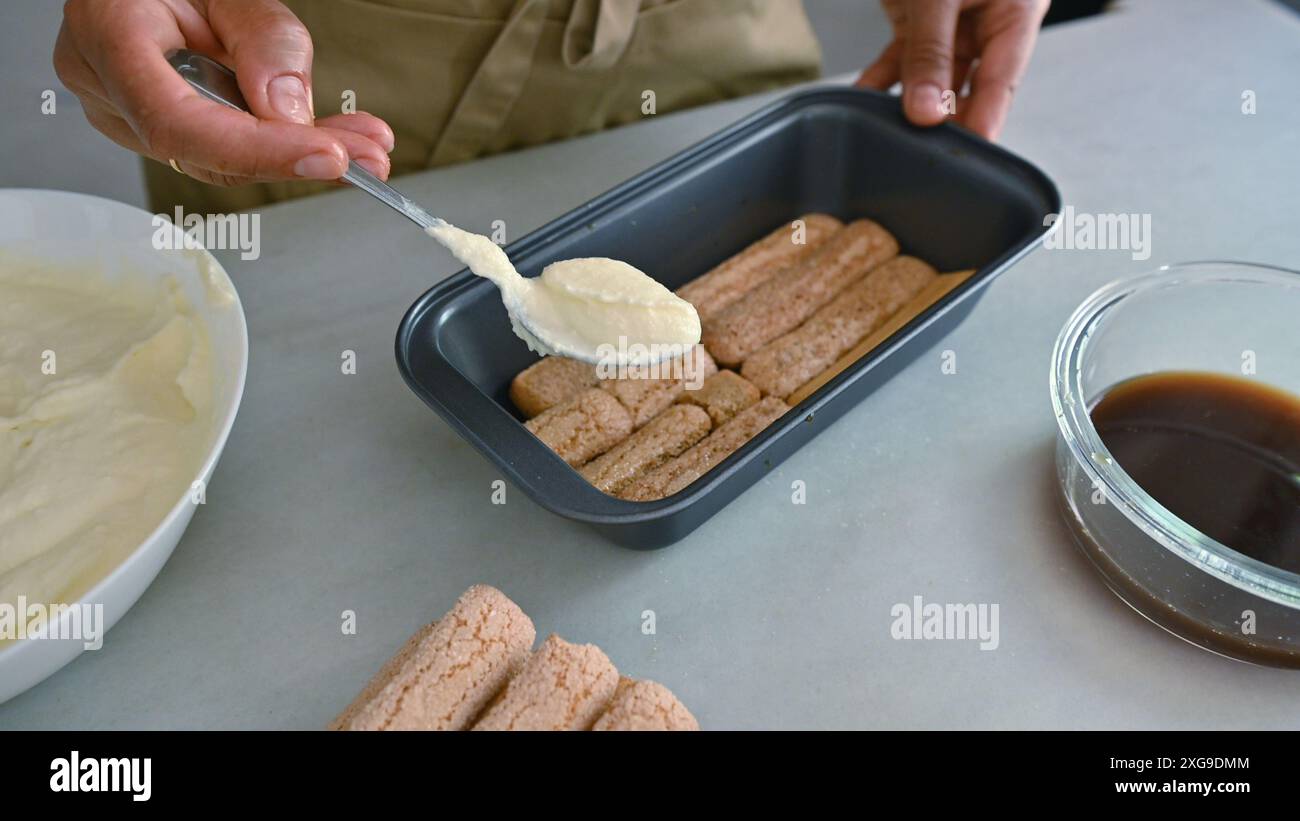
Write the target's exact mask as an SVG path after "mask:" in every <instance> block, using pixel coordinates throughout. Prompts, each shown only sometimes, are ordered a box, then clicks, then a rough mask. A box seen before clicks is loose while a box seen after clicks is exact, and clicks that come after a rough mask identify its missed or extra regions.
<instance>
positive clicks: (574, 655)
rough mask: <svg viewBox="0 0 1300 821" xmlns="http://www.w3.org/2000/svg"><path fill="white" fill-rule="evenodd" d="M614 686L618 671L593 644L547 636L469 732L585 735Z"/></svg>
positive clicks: (598, 715) (604, 705)
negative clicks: (494, 731)
mask: <svg viewBox="0 0 1300 821" xmlns="http://www.w3.org/2000/svg"><path fill="white" fill-rule="evenodd" d="M617 687H618V670H616V669H614V665H613V663H611V662H610V660H609V658H608V657H606V656H605V654H604V653H602V652H601V651H600V648H599V647H596V646H595V645H593V644H569V643H568V642H567V641H565V640H564V639H562V638H560V637H559V636H556V635H552V636H550V637H548V638H547V639H546V641H544V642H542V646H541V647H539V648H537V652H536V653H533V655H532V656H530V657H529V659H528V662H527V663H526V664H524V669H523V670H521V671H519V674H518V675H517V676H515V677H514V678H513V679H511V680H510V683H509V684H508V685H506V689H505V692H503V693H502V694H501V695H500V696H499V697H498V698H497V699H496V701H494V702H493V703H492V704H491V706H489V707H488V709H487V711H486V712H484V713H483V716H482V718H480V719H479V720H478V723H476V724H475V725H474V728H473V729H475V730H586V729H589V728H590V727H591V725H592V724H593V723H595V721H596V719H597V718H599V717H600V715H601V713H603V712H605V708H606V707H608V706H609V701H610V699H611V698H612V697H613V696H614V691H615V689H617Z"/></svg>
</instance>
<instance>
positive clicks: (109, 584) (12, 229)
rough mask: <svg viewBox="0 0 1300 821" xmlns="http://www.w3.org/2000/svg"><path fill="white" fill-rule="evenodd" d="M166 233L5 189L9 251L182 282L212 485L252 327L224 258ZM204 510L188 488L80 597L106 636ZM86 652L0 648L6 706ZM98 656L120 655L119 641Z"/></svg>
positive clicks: (35, 643) (19, 644)
mask: <svg viewBox="0 0 1300 821" xmlns="http://www.w3.org/2000/svg"><path fill="white" fill-rule="evenodd" d="M165 230H169V231H170V232H171V233H172V237H171V239H172V247H174V248H183V244H182V236H181V232H180V229H178V228H175V227H174V226H172V227H170V228H169V229H165ZM157 231H158V228H156V227H155V226H154V223H153V215H152V214H150V213H148V212H147V211H142V210H141V209H139V208H133V207H131V206H129V205H123V204H122V203H119V202H113V201H112V200H106V199H100V198H99V197H91V196H87V195H85V194H72V193H67V192H62V191H34V190H24V189H0V255H4V256H7V255H10V254H13V255H14V256H16V257H18V258H20V259H31V260H35V261H38V262H47V263H50V264H52V265H58V266H62V265H69V266H78V265H80V266H91V267H93V268H94V269H95V270H102V271H103V272H104V273H105V274H106V275H107V276H108V277H110V278H113V277H118V276H123V275H128V276H133V277H141V276H145V277H157V278H162V277H164V276H167V275H171V276H172V277H174V278H175V279H176V281H177V283H178V284H179V286H180V288H181V290H182V291H183V292H184V294H185V296H186V298H187V300H188V301H189V303H190V305H192V306H193V309H194V312H195V314H196V316H198V317H199V318H200V319H201V320H202V321H203V322H204V323H205V324H206V326H207V329H208V334H209V336H210V340H211V347H212V358H213V372H214V379H215V385H214V389H213V400H214V401H213V424H212V427H211V432H210V434H209V437H210V438H209V441H208V444H207V455H206V456H205V457H204V459H203V465H202V469H201V471H200V473H199V475H198V476H197V477H196V479H200V480H202V481H203V482H204V483H205V484H206V483H207V482H208V481H210V480H211V478H212V471H213V468H215V467H216V464H217V459H218V458H219V457H220V456H221V451H222V448H223V447H224V446H225V444H226V437H227V436H228V435H229V433H230V428H231V425H233V424H234V421H235V413H236V412H237V411H238V410H239V400H240V397H241V396H242V395H243V393H244V377H245V374H246V373H247V370H248V328H247V326H246V325H245V322H244V311H243V308H242V306H241V305H240V303H239V297H238V295H237V294H236V293H235V289H234V286H233V285H232V284H231V282H230V278H229V277H228V276H227V275H226V272H225V270H224V269H222V267H221V265H220V264H219V263H218V262H217V261H216V259H215V258H213V257H212V255H211V254H209V253H208V252H207V251H203V250H189V251H170V250H158V249H157V248H155V242H154V241H153V240H154V237H155V233H156V232H157ZM214 293H224V295H225V299H224V300H223V299H214V298H213V296H214ZM195 507H196V505H195V504H194V503H193V502H192V501H191V498H190V494H189V492H188V488H187V489H185V490H183V491H182V492H181V493H180V494H179V495H178V497H177V499H176V503H175V504H174V505H172V507H171V510H170V511H169V512H168V513H167V516H166V517H165V518H164V519H163V520H162V521H161V522H159V523H158V526H157V527H156V528H154V530H153V532H152V533H151V534H150V535H149V537H148V538H146V539H145V540H144V542H143V543H142V544H141V545H140V546H139V547H137V548H136V549H135V550H134V551H132V552H131V554H130V555H129V556H127V558H126V559H124V560H123V561H122V563H121V564H119V565H118V566H117V567H116V568H115V569H114V570H113V571H111V572H110V573H109V574H108V575H107V576H105V577H104V578H102V579H100V580H99V582H98V583H96V584H95V585H94V587H92V588H91V589H90V590H89V591H88V592H87V593H86V595H85V596H84V597H83V598H82V599H81V601H82V602H89V603H98V604H102V605H103V625H102V628H103V629H104V630H107V629H108V628H110V627H112V626H113V625H114V624H116V623H117V620H118V619H120V618H121V617H122V616H123V615H124V614H125V613H126V611H127V610H129V609H130V608H131V605H133V604H135V602H136V600H137V599H139V598H140V595H141V594H142V593H144V591H145V588H147V587H148V586H149V584H150V583H151V582H153V580H154V577H155V576H157V575H158V571H159V570H161V569H162V566H163V564H164V563H165V562H166V561H167V558H168V557H169V556H170V555H171V553H172V550H174V549H175V547H176V543H177V542H178V541H180V538H181V535H182V534H183V533H184V532H185V528H186V527H187V526H188V525H189V523H190V518H191V517H193V515H194V510H195ZM72 615H73V614H72V611H68V612H65V613H64V617H65V618H71V617H72ZM83 650H84V642H82V641H77V640H54V639H46V638H25V639H21V640H18V641H14V642H11V643H9V644H8V645H7V646H5V647H4V648H3V649H0V702H3V701H6V700H7V699H10V698H13V697H14V696H16V695H18V694H19V693H21V692H23V691H24V690H26V689H27V688H29V687H31V686H33V685H34V684H37V683H38V682H40V681H42V680H43V679H45V678H46V677H48V676H49V675H51V674H52V673H54V672H55V671H56V670H58V669H59V668H60V667H62V666H63V665H65V664H67V663H68V662H70V661H72V659H74V658H76V657H77V655H78V654H80V653H81V652H82V651H83ZM93 652H99V653H111V652H112V643H111V641H106V642H105V644H104V645H103V647H101V648H100V649H98V650H95V651H93Z"/></svg>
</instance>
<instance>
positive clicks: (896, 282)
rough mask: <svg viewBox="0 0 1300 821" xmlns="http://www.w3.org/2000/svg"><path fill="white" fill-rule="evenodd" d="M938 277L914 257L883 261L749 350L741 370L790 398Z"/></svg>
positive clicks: (763, 387)
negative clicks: (804, 316) (789, 326)
mask: <svg viewBox="0 0 1300 821" xmlns="http://www.w3.org/2000/svg"><path fill="white" fill-rule="evenodd" d="M935 276H936V272H935V270H934V269H933V268H931V267H930V266H929V265H927V264H926V263H924V262H922V261H921V260H919V259H917V258H916V257H908V256H902V257H895V258H894V259H891V260H889V261H888V262H885V263H882V264H881V265H878V266H876V267H875V268H874V269H872V270H871V272H870V273H868V274H867V275H866V276H865V277H863V278H862V279H861V280H859V281H857V282H855V283H853V284H852V285H850V286H849V287H848V288H846V289H844V290H843V291H842V292H841V293H840V295H839V296H837V297H835V298H834V299H833V300H831V301H830V302H829V303H827V304H826V305H825V306H823V307H822V308H821V309H820V310H818V311H817V313H815V314H813V315H812V316H811V317H809V319H808V321H807V322H805V323H804V324H802V325H800V326H799V327H798V328H796V329H795V330H793V331H790V332H789V333H787V334H785V335H784V336H780V337H777V338H776V339H774V340H772V341H771V342H769V343H767V344H766V345H764V346H763V347H762V348H759V349H758V350H757V351H754V352H753V353H752V354H750V355H749V357H748V358H747V359H746V360H745V364H744V366H743V367H742V368H741V369H740V372H741V374H742V375H743V376H744V377H745V378H746V379H748V380H749V381H750V382H753V383H754V384H755V385H757V386H758V388H759V390H761V391H762V392H763V393H764V394H765V395H767V396H780V397H782V398H784V397H786V396H789V395H790V394H791V393H792V392H793V391H794V390H795V388H798V387H799V386H800V385H802V384H804V383H805V382H807V381H808V380H809V379H812V378H813V377H814V376H816V375H817V374H819V373H821V372H822V371H823V370H825V369H826V368H827V367H828V366H830V365H831V364H832V363H833V362H835V360H836V359H839V357H840V356H841V355H842V354H843V353H844V352H845V351H847V350H849V349H851V348H852V347H853V346H854V345H856V344H857V343H858V341H859V340H860V339H862V338H863V337H865V336H867V334H869V333H871V332H872V331H873V330H875V329H876V328H877V327H879V326H881V325H883V324H884V323H885V321H886V320H887V319H889V317H890V316H891V315H893V314H894V313H895V312H896V311H898V309H899V308H901V307H903V306H904V305H906V304H907V302H908V300H910V299H911V298H912V297H914V296H915V295H916V294H918V293H920V292H921V291H922V290H923V289H924V288H925V286H926V285H927V284H928V283H929V282H930V281H932V280H933V279H934V278H935Z"/></svg>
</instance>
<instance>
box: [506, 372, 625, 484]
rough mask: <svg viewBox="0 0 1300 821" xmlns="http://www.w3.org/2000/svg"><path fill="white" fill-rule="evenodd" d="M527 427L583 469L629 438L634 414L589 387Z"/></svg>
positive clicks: (526, 423) (531, 421) (537, 417)
mask: <svg viewBox="0 0 1300 821" xmlns="http://www.w3.org/2000/svg"><path fill="white" fill-rule="evenodd" d="M524 427H526V428H528V430H530V431H532V433H533V435H534V436H536V437H537V438H538V439H541V440H542V443H543V444H545V445H546V446H547V447H548V448H550V449H551V450H553V451H555V452H556V453H557V454H558V455H559V457H560V458H561V459H563V460H564V461H566V462H568V463H569V464H570V465H571V466H573V467H575V468H576V467H581V466H582V465H584V464H586V463H587V462H589V461H591V460H592V459H594V458H595V457H597V456H599V455H600V454H602V453H604V452H605V451H607V450H609V449H610V448H612V447H613V446H614V445H616V444H618V443H619V442H621V441H622V440H623V439H625V438H627V436H628V434H630V433H631V432H632V414H630V413H628V411H627V409H626V408H624V407H623V405H622V404H620V403H619V401H618V400H617V399H615V398H614V396H613V395H612V394H610V393H609V392H607V391H603V390H601V389H600V388H588V389H586V390H584V391H583V392H582V393H580V394H578V395H577V396H575V397H573V398H572V399H570V400H569V401H567V402H564V403H563V404H560V405H556V406H555V407H553V408H551V409H550V410H548V411H545V412H543V413H542V414H541V415H540V416H534V417H533V418H532V419H529V420H528V421H527V422H525V423H524Z"/></svg>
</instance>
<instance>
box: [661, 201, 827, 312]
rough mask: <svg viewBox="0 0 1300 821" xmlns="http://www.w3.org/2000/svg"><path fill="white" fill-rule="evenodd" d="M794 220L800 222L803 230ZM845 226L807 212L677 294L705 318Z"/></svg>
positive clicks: (822, 215) (694, 280)
mask: <svg viewBox="0 0 1300 821" xmlns="http://www.w3.org/2000/svg"><path fill="white" fill-rule="evenodd" d="M795 222H798V223H801V225H802V231H801V232H800V231H798V230H797V228H796V226H795ZM843 227H844V223H842V222H840V221H839V220H837V219H835V218H834V217H831V216H827V215H826V214H804V215H803V216H802V217H799V219H798V220H796V221H794V222H790V223H787V224H785V225H782V226H780V227H779V228H777V229H776V230H775V231H773V232H772V233H770V234H768V235H767V236H765V237H763V238H762V239H760V240H759V241H757V242H755V243H753V244H752V245H750V246H749V247H748V248H746V249H745V250H743V251H741V252H740V253H738V254H736V255H735V256H733V257H729V258H728V259H727V260H726V261H725V262H723V263H722V264H720V265H718V266H717V267H716V268H713V269H712V270H710V271H709V272H708V273H706V274H704V275H702V276H700V277H697V278H696V279H693V280H691V281H690V282H688V283H686V284H685V285H683V286H682V287H681V288H678V289H677V295H678V296H679V297H681V298H682V299H684V300H686V301H687V302H689V303H691V304H692V305H694V306H695V312H696V313H698V314H699V315H700V321H701V322H703V321H705V320H706V319H708V318H709V317H712V316H713V315H714V314H716V313H717V312H718V311H720V310H722V309H723V308H725V307H727V306H728V305H730V304H731V303H733V302H735V301H736V300H737V299H740V298H741V297H742V296H744V295H745V294H746V293H748V292H749V291H751V290H753V289H754V288H755V287H757V286H758V285H761V284H762V283H763V282H765V281H766V280H767V279H769V278H770V277H772V276H774V275H775V274H776V273H777V272H778V271H780V270H782V269H783V268H785V267H786V266H787V265H789V264H790V263H791V262H793V261H794V260H795V259H796V258H797V257H799V256H800V255H801V254H803V253H804V252H805V251H807V250H808V249H810V248H813V247H815V246H817V245H820V244H821V243H822V242H823V241H824V240H825V239H826V238H827V237H829V236H830V235H831V234H833V233H835V232H836V231H838V230H839V229H840V228H843ZM800 240H802V242H800Z"/></svg>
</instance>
